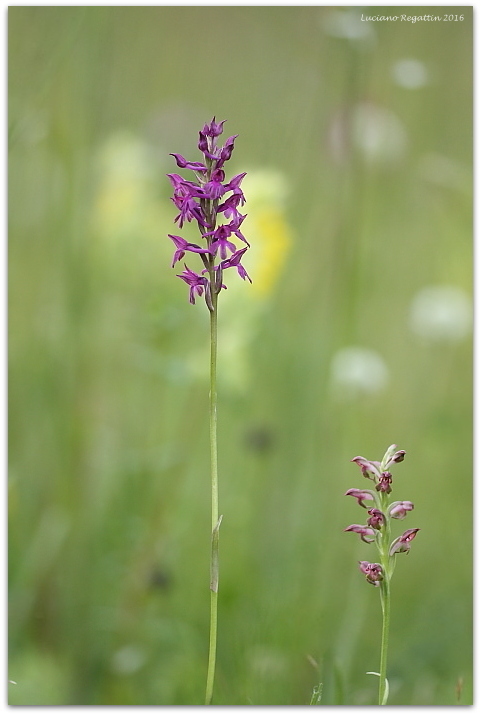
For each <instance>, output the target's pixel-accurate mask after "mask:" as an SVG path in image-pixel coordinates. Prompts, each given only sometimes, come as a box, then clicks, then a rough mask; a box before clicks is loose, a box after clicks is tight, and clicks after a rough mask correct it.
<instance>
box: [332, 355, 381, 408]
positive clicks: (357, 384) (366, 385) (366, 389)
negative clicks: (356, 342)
mask: <svg viewBox="0 0 481 715" xmlns="http://www.w3.org/2000/svg"><path fill="white" fill-rule="evenodd" d="M388 381H389V370H388V368H387V366H386V363H385V362H384V360H383V358H382V357H381V355H380V354H379V353H378V352H376V351H375V350H371V349H369V348H361V347H357V346H350V347H347V348H343V349H342V350H339V351H338V352H337V353H336V354H335V355H334V357H333V358H332V362H331V386H332V387H333V389H334V391H335V392H336V393H337V394H338V395H339V396H341V397H348V398H354V397H359V396H360V395H369V394H375V393H377V392H380V391H381V390H382V389H384V387H385V386H386V385H387V383H388Z"/></svg>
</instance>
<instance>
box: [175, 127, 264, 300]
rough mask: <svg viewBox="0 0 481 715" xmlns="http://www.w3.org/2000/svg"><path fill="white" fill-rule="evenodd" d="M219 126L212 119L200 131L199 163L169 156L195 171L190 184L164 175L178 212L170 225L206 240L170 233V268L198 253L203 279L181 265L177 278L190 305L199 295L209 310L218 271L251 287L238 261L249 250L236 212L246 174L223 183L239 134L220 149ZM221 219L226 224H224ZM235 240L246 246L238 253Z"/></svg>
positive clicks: (220, 283)
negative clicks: (193, 227) (232, 272)
mask: <svg viewBox="0 0 481 715" xmlns="http://www.w3.org/2000/svg"><path fill="white" fill-rule="evenodd" d="M224 122H225V120H223V121H221V122H216V121H215V117H214V118H213V119H212V121H211V122H210V123H209V124H204V127H203V129H202V130H201V131H200V132H199V141H198V145H197V146H198V148H199V149H200V151H201V152H202V154H203V161H189V160H188V159H186V158H185V157H184V156H182V154H176V153H172V154H171V156H173V157H174V159H175V161H176V164H177V166H178V167H179V168H181V169H187V170H189V171H193V172H194V177H195V180H194V181H190V180H188V179H185V178H183V177H182V176H180V175H179V174H167V176H168V178H169V181H170V183H171V184H172V187H173V190H174V193H173V196H172V201H173V203H174V204H175V206H176V207H177V210H178V214H177V216H176V217H175V219H174V221H175V223H177V224H178V225H179V228H182V227H183V225H184V223H189V222H191V221H196V222H197V224H198V227H199V229H200V233H201V236H202V238H203V239H204V241H205V246H200V245H198V244H197V243H191V242H189V241H187V240H186V239H184V238H182V236H177V235H172V234H169V237H170V238H171V240H172V241H173V242H174V244H175V247H176V251H175V253H174V257H173V263H172V265H173V266H174V265H175V264H176V263H177V261H179V260H181V259H182V258H183V257H184V255H185V253H186V252H191V253H198V254H199V255H200V257H201V259H202V262H203V264H204V265H203V271H202V275H199V274H197V273H195V272H194V271H191V270H190V268H187V267H186V270H185V271H184V272H183V273H182V274H180V275H179V278H181V279H182V280H183V281H185V282H186V283H187V284H188V285H189V288H190V292H189V301H190V302H191V303H194V302H195V298H196V296H199V295H202V294H204V295H205V301H206V303H207V307H208V308H209V310H211V311H213V310H214V306H215V305H216V301H217V295H218V294H219V293H220V291H221V290H222V289H223V288H226V286H225V285H224V283H223V280H222V273H223V271H225V270H227V269H229V268H236V269H237V273H238V274H239V276H240V277H241V278H242V279H243V280H246V279H247V280H249V281H250V282H251V283H252V281H251V279H250V277H249V275H248V274H247V271H246V269H245V268H244V266H243V265H242V263H241V259H242V257H243V255H244V253H245V251H246V250H247V248H249V242H248V241H247V239H246V238H245V236H244V235H243V233H242V232H241V230H240V227H241V224H242V222H243V221H244V219H245V215H243V214H241V213H240V212H239V210H238V206H239V204H243V203H244V202H245V196H244V193H243V191H242V189H241V182H242V180H243V178H244V176H245V173H243V174H237V175H236V176H234V177H233V178H232V179H231V180H230V181H226V178H225V171H224V164H225V163H226V162H227V161H229V159H230V158H231V156H232V152H233V151H234V144H235V140H236V139H237V136H238V135H237V134H235V135H233V136H230V137H229V138H228V139H227V140H226V141H225V143H224V145H223V146H219V145H218V143H217V139H218V137H219V136H220V135H221V134H222V132H223V127H224ZM226 219H227V220H228V221H229V223H225V220H226ZM236 240H239V241H242V243H244V244H246V248H244V249H242V250H241V249H239V248H238V245H236V243H234V241H236Z"/></svg>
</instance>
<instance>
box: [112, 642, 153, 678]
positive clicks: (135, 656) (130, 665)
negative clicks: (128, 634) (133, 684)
mask: <svg viewBox="0 0 481 715" xmlns="http://www.w3.org/2000/svg"><path fill="white" fill-rule="evenodd" d="M145 661H146V655H145V653H144V651H143V650H142V649H140V648H139V647H138V646H136V645H126V646H124V647H123V648H119V650H117V651H115V653H114V654H113V656H112V661H111V664H110V667H111V670H112V671H113V672H114V673H117V674H118V675H131V674H132V673H136V672H137V671H138V670H140V668H142V666H143V665H144V664H145Z"/></svg>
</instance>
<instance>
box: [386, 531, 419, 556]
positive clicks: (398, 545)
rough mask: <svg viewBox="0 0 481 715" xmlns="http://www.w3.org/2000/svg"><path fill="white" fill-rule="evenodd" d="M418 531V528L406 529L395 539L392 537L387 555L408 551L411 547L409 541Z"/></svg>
mask: <svg viewBox="0 0 481 715" xmlns="http://www.w3.org/2000/svg"><path fill="white" fill-rule="evenodd" d="M418 531H419V529H408V530H407V531H405V532H404V534H402V535H401V536H398V538H397V539H394V541H393V542H392V544H391V547H390V549H389V556H394V554H400V553H403V552H405V551H409V550H410V548H411V541H412V540H413V539H414V537H415V536H416V534H417V533H418Z"/></svg>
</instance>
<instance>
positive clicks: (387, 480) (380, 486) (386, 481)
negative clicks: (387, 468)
mask: <svg viewBox="0 0 481 715" xmlns="http://www.w3.org/2000/svg"><path fill="white" fill-rule="evenodd" d="M391 483H392V474H391V472H383V473H382V474H381V476H380V477H379V482H378V483H377V484H376V489H377V491H378V492H385V493H386V494H390V493H391V492H392V489H391Z"/></svg>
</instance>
